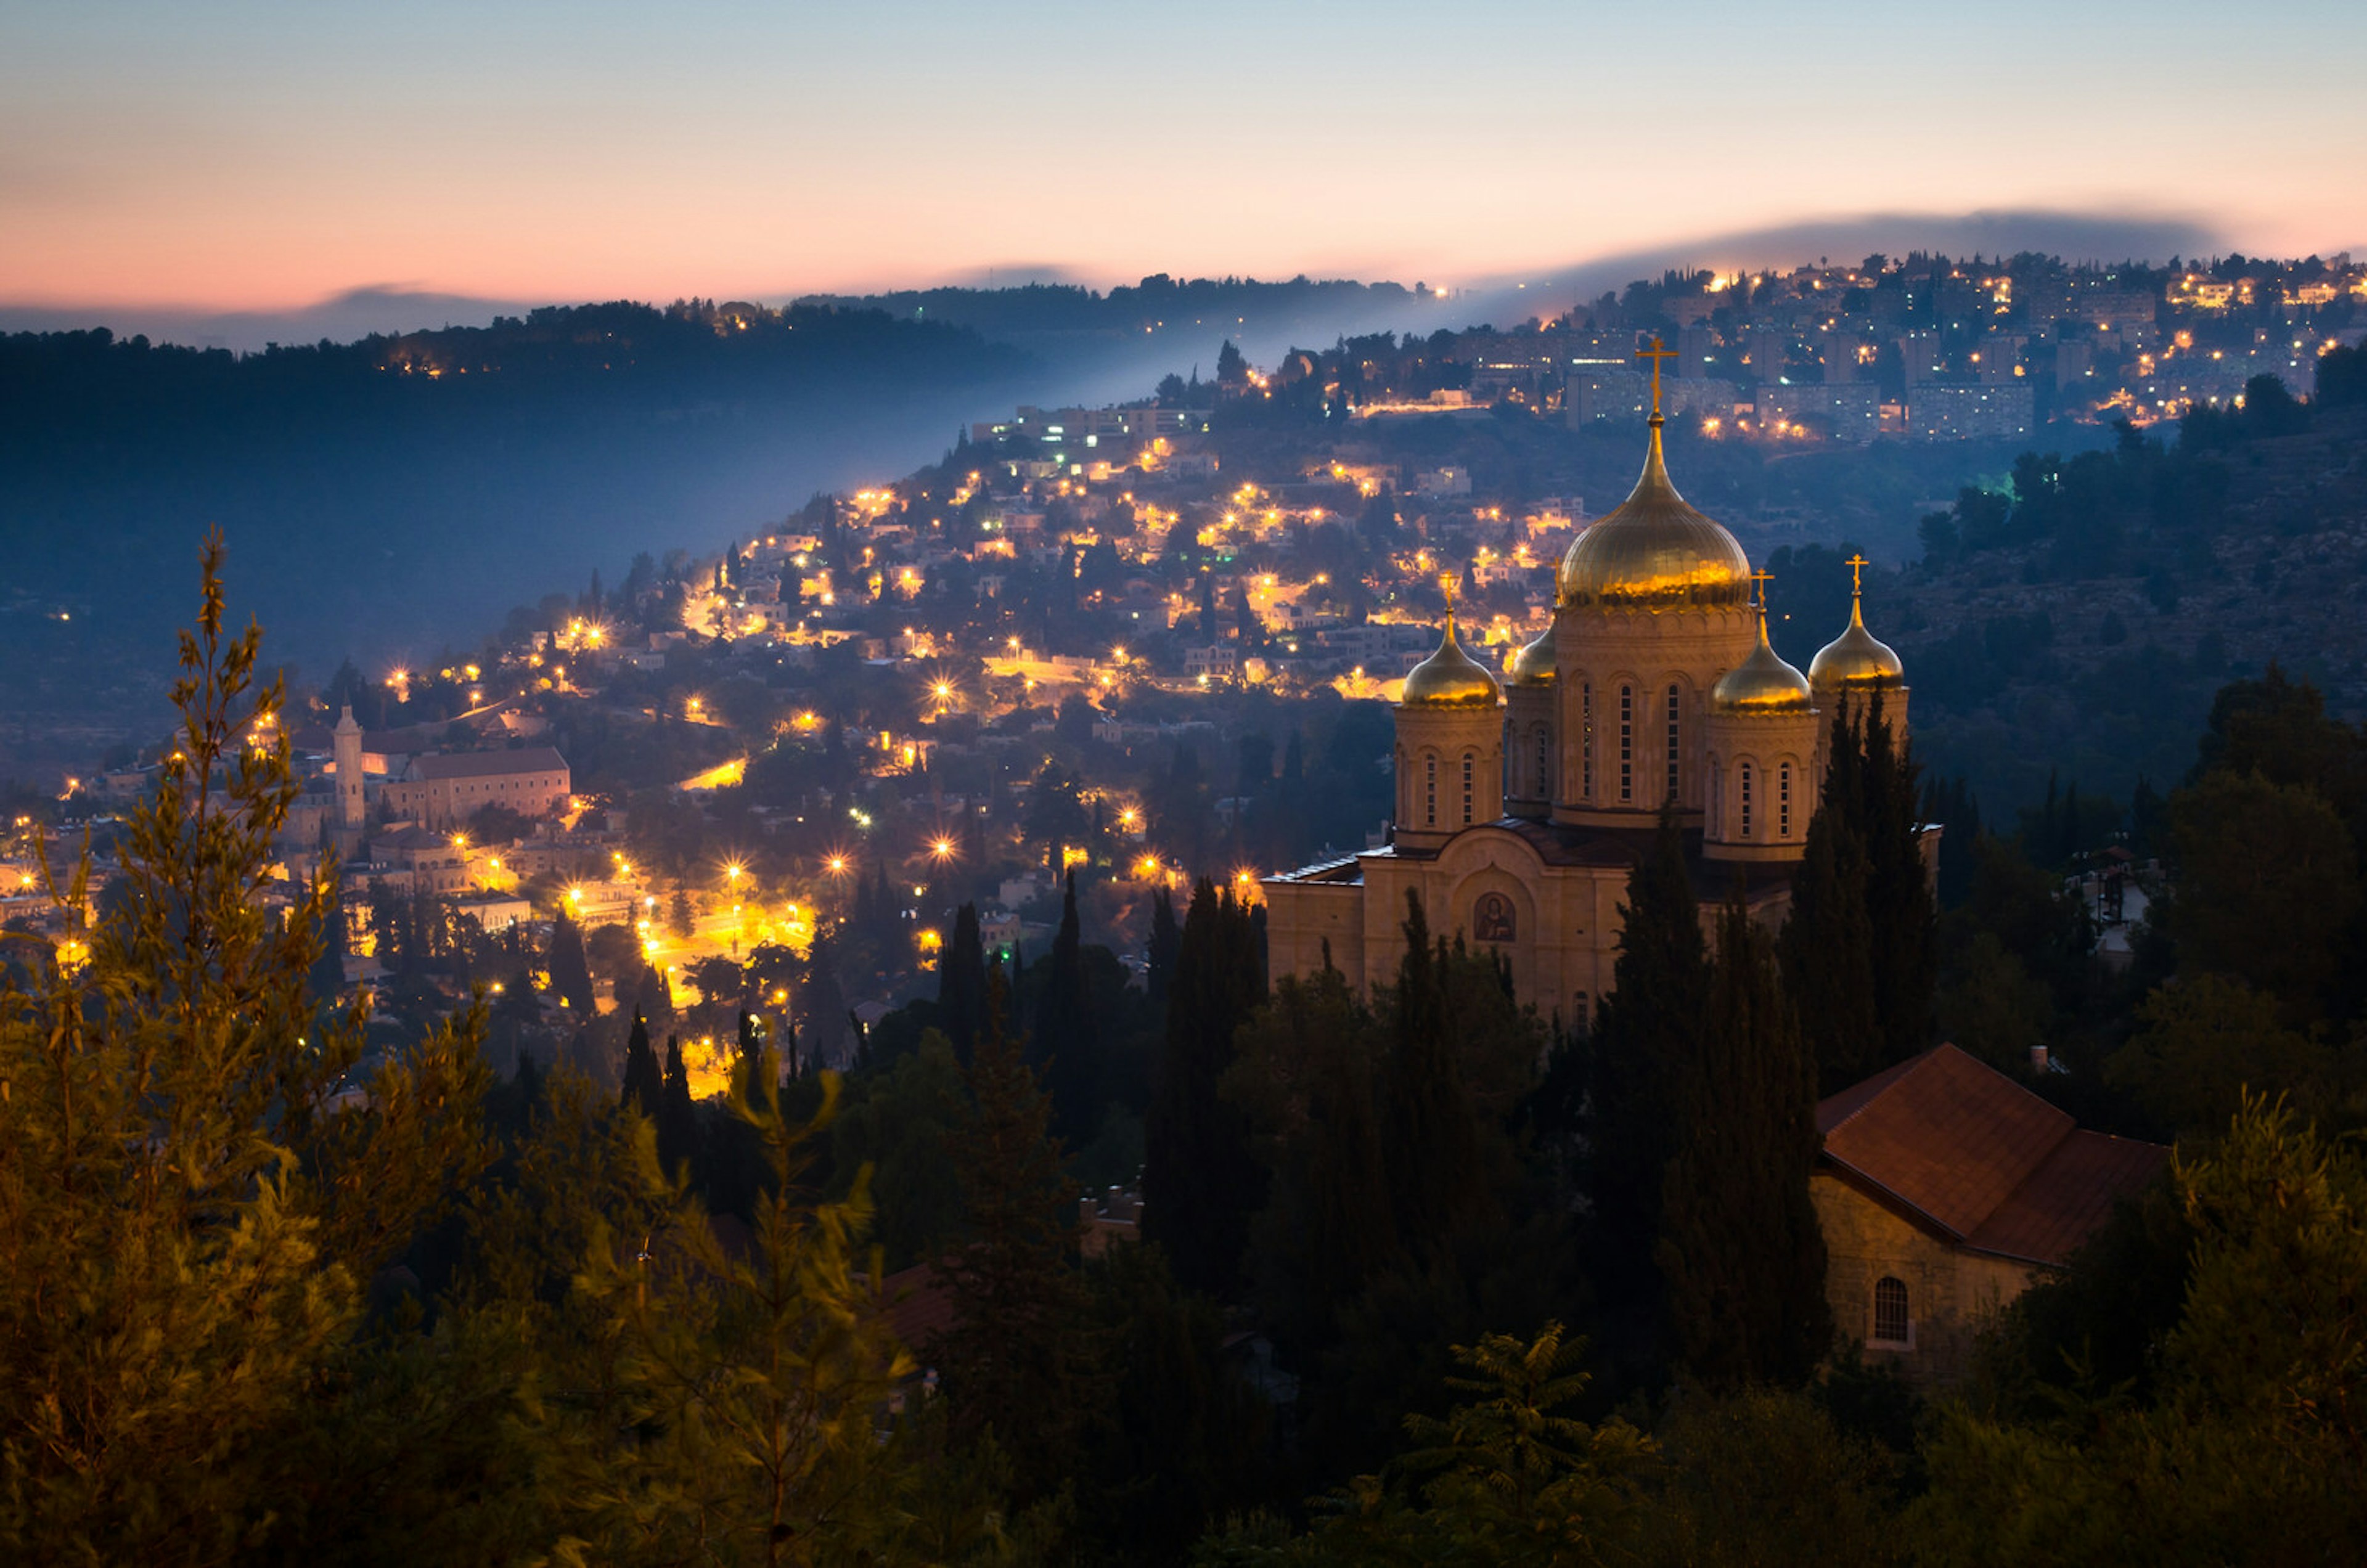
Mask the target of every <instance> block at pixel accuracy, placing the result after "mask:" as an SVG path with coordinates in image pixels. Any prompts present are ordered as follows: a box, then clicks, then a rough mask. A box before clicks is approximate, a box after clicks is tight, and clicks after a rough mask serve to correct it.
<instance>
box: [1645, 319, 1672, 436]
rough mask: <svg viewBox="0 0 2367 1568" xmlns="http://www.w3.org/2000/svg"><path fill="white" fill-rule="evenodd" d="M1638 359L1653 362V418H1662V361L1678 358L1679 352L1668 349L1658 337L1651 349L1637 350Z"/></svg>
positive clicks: (1653, 341)
mask: <svg viewBox="0 0 2367 1568" xmlns="http://www.w3.org/2000/svg"><path fill="white" fill-rule="evenodd" d="M1636 357H1637V358H1638V359H1648V360H1650V361H1651V362H1652V417H1653V418H1654V419H1658V418H1659V417H1660V361H1662V360H1663V359H1674V358H1676V357H1677V351H1676V350H1675V349H1673V348H1670V347H1667V346H1666V345H1664V344H1662V343H1661V342H1660V340H1659V338H1657V337H1656V338H1654V339H1653V340H1652V346H1651V347H1649V348H1639V349H1637V351H1636Z"/></svg>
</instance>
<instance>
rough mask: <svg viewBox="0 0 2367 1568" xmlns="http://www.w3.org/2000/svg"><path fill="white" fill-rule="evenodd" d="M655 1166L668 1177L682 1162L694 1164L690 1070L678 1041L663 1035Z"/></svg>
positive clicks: (694, 1126)
mask: <svg viewBox="0 0 2367 1568" xmlns="http://www.w3.org/2000/svg"><path fill="white" fill-rule="evenodd" d="M657 1121H658V1164H659V1166H660V1167H661V1168H663V1170H664V1171H665V1172H666V1174H667V1175H669V1176H672V1175H674V1174H675V1173H676V1172H677V1171H678V1170H679V1169H680V1168H681V1167H682V1166H683V1164H684V1163H685V1162H686V1161H687V1162H689V1163H691V1164H693V1165H696V1164H697V1147H698V1113H697V1111H694V1110H693V1109H692V1108H691V1103H690V1069H689V1066H687V1065H686V1064H685V1062H684V1061H683V1059H682V1040H681V1038H680V1037H679V1036H677V1035H673V1034H669V1035H667V1036H666V1055H665V1083H664V1085H663V1089H661V1091H660V1096H659V1100H658V1113H657Z"/></svg>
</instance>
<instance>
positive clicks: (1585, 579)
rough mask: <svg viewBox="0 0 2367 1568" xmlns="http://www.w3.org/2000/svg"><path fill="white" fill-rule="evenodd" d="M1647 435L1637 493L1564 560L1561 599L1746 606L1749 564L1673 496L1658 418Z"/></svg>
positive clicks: (1730, 539)
mask: <svg viewBox="0 0 2367 1568" xmlns="http://www.w3.org/2000/svg"><path fill="white" fill-rule="evenodd" d="M1651 429H1652V443H1651V446H1650V449H1649V450H1648V451H1647V452H1646V453H1645V456H1644V471H1643V473H1642V475H1641V476H1639V477H1638V478H1637V480H1636V488H1635V490H1634V491H1630V492H1629V494H1628V496H1627V499H1626V500H1625V501H1624V502H1620V503H1619V505H1618V506H1617V507H1616V508H1615V509H1614V510H1613V511H1612V512H1611V513H1609V514H1608V515H1606V516H1603V517H1601V518H1598V519H1597V520H1595V521H1594V522H1592V523H1591V524H1589V525H1587V527H1586V529H1585V531H1584V532H1583V533H1581V534H1580V535H1579V536H1578V537H1577V539H1576V540H1574V541H1572V543H1571V545H1570V547H1569V553H1568V554H1567V555H1565V556H1563V557H1562V560H1561V574H1560V588H1561V592H1560V597H1561V598H1562V599H1563V600H1564V601H1565V602H1567V603H1569V604H1601V605H1609V606H1620V605H1632V606H1636V607H1638V608H1644V609H1665V608H1670V607H1674V606H1678V605H1696V604H1719V605H1737V606H1739V605H1741V604H1747V603H1749V602H1750V558H1749V557H1748V556H1746V555H1744V554H1743V553H1742V546H1741V545H1740V544H1738V543H1737V542H1736V540H1735V537H1734V536H1733V535H1731V534H1729V533H1727V531H1726V529H1725V528H1724V527H1723V526H1721V525H1718V524H1716V523H1715V522H1713V521H1711V520H1710V519H1709V518H1707V517H1704V516H1703V515H1702V514H1701V513H1699V512H1696V511H1695V510H1693V507H1692V506H1691V505H1689V504H1688V503H1687V502H1686V501H1685V498H1684V497H1683V496H1682V495H1679V494H1678V493H1677V487H1676V486H1675V485H1673V484H1671V483H1670V481H1669V469H1668V465H1667V463H1666V462H1665V461H1664V460H1663V458H1662V457H1661V455H1660V421H1659V419H1658V418H1657V417H1656V418H1654V419H1653V421H1652V424H1651Z"/></svg>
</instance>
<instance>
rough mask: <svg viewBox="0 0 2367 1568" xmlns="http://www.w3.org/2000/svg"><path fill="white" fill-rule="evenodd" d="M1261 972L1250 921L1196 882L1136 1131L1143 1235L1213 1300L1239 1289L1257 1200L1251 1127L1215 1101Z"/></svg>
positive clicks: (1260, 986) (1258, 990) (1260, 1179)
mask: <svg viewBox="0 0 2367 1568" xmlns="http://www.w3.org/2000/svg"><path fill="white" fill-rule="evenodd" d="M1261 970H1262V966H1261V964H1259V962H1258V954H1257V948H1256V930H1255V927H1254V926H1253V924H1252V923H1251V919H1250V918H1249V912H1248V911H1247V910H1246V909H1244V908H1242V907H1241V906H1240V904H1238V903H1236V902H1235V901H1234V899H1233V897H1232V895H1231V894H1230V893H1229V892H1221V893H1220V892H1219V891H1217V888H1216V886H1214V885H1213V884H1211V883H1210V882H1209V881H1208V880H1207V879H1206V878H1205V877H1204V878H1202V879H1201V881H1200V883H1199V884H1198V886H1195V888H1194V889H1193V892H1192V907H1191V909H1190V912H1189V913H1188V914H1187V915H1186V917H1185V919H1184V922H1183V937H1182V940H1181V941H1180V942H1179V943H1178V944H1177V949H1176V960H1175V978H1174V982H1173V985H1172V987H1171V988H1170V990H1169V994H1168V998H1167V1035H1166V1039H1165V1042H1164V1043H1163V1048H1162V1049H1161V1053H1160V1057H1159V1065H1158V1068H1157V1072H1156V1075H1155V1088H1154V1089H1153V1092H1152V1097H1151V1103H1150V1118H1149V1124H1148V1126H1147V1127H1146V1128H1145V1130H1144V1133H1145V1135H1144V1145H1145V1147H1144V1159H1143V1172H1142V1185H1143V1205H1144V1207H1143V1231H1144V1235H1145V1236H1146V1238H1147V1239H1150V1240H1153V1241H1157V1242H1159V1243H1160V1244H1161V1245H1162V1246H1163V1247H1166V1248H1167V1255H1168V1258H1169V1260H1170V1261H1171V1262H1172V1264H1173V1265H1174V1268H1175V1277H1176V1279H1177V1280H1179V1281H1181V1282H1182V1283H1183V1285H1184V1287H1185V1288H1186V1289H1189V1290H1195V1291H1201V1292H1206V1293H1208V1294H1211V1295H1216V1296H1220V1297H1221V1296H1224V1295H1226V1294H1229V1292H1231V1291H1232V1290H1233V1289H1234V1287H1235V1286H1236V1285H1238V1284H1239V1282H1240V1258H1241V1248H1242V1247H1243V1245H1244V1244H1245V1242H1246V1240H1247V1238H1248V1233H1249V1219H1250V1216H1251V1214H1252V1213H1256V1212H1257V1210H1258V1209H1259V1208H1260V1207H1261V1206H1262V1205H1263V1201H1264V1196H1265V1194H1264V1187H1265V1180H1264V1172H1263V1169H1262V1168H1260V1167H1259V1165H1258V1164H1257V1162H1256V1160H1255V1158H1254V1157H1253V1156H1252V1155H1251V1151H1250V1144H1249V1132H1248V1127H1247V1123H1246V1122H1245V1121H1244V1119H1243V1117H1242V1116H1241V1114H1240V1111H1239V1110H1237V1109H1236V1108H1235V1107H1234V1106H1232V1105H1230V1104H1229V1103H1228V1102H1227V1101H1226V1100H1224V1098H1223V1096H1222V1095H1221V1093H1220V1092H1219V1085H1220V1084H1221V1082H1222V1080H1223V1078H1224V1076H1225V1069H1226V1068H1228V1067H1229V1066H1232V1062H1233V1033H1234V1031H1235V1030H1236V1029H1238V1028H1239V1027H1240V1023H1241V1021H1242V1020H1243V1019H1245V1018H1247V1017H1248V1016H1249V1014H1250V1011H1251V1009H1253V1008H1254V1007H1256V1005H1257V1004H1258V1002H1259V1000H1260V999H1261V998H1262V995H1263V990H1264V981H1263V974H1262V972H1261Z"/></svg>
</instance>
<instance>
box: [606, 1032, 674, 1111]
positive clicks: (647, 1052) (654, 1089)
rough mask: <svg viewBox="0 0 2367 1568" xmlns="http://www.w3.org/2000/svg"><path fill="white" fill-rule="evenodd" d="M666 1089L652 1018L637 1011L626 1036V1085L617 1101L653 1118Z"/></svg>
mask: <svg viewBox="0 0 2367 1568" xmlns="http://www.w3.org/2000/svg"><path fill="white" fill-rule="evenodd" d="M664 1092H665V1079H664V1075H663V1071H662V1070H661V1069H660V1068H659V1066H658V1055H657V1053H656V1052H655V1051H653V1050H651V1048H650V1025H649V1021H648V1020H647V1019H645V1018H643V1017H642V1016H641V1015H640V1013H638V1012H636V1013H634V1014H633V1031H632V1032H631V1033H630V1034H629V1035H627V1036H626V1037H625V1087H624V1089H623V1091H622V1092H621V1093H619V1094H618V1095H617V1104H619V1105H622V1106H627V1107H629V1108H631V1109H633V1110H636V1111H640V1113H641V1114H642V1115H644V1116H648V1117H652V1118H654V1117H655V1116H656V1115H657V1113H658V1102H659V1100H661V1099H663V1096H664Z"/></svg>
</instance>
